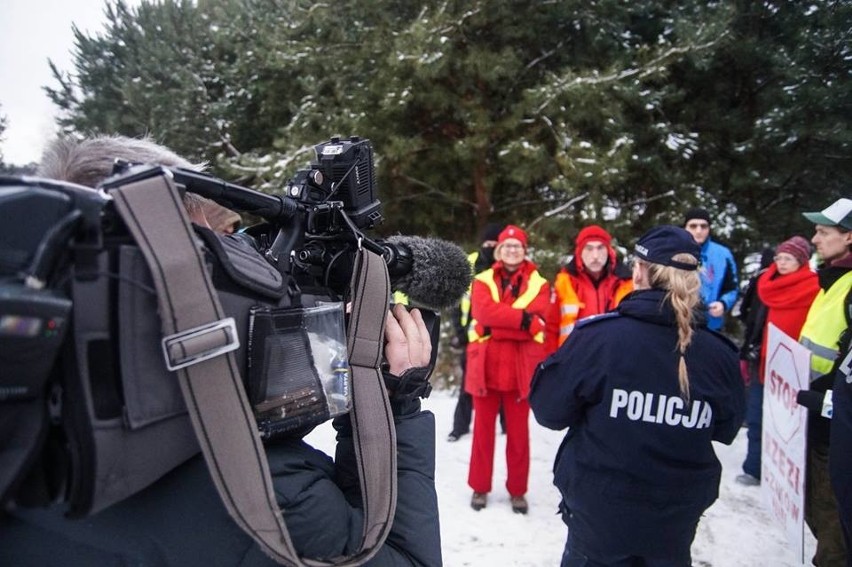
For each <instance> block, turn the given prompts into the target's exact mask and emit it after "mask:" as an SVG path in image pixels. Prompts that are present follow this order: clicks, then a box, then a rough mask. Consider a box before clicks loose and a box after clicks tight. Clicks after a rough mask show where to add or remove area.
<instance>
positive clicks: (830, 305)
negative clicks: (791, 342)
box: [799, 270, 852, 381]
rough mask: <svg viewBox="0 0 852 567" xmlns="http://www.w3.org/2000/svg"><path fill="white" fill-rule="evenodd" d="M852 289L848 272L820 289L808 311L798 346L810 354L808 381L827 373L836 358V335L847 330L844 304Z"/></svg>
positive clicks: (851, 273) (838, 340)
mask: <svg viewBox="0 0 852 567" xmlns="http://www.w3.org/2000/svg"><path fill="white" fill-rule="evenodd" d="M850 289H852V270H851V271H849V272H846V273H845V274H844V275H843V276H842V277H841V278H840V279H839V280H837V281H836V282H834V285H833V286H831V287H830V288H828V290H824V289H821V290H820V291H819V293H818V294H817V296H816V299H814V302H813V303H812V304H811V308H810V310H808V317H807V319H805V324H804V326H803V327H802V331H801V332H800V333H799V343H801V344H802V345H804V346H806V347H807V348H808V350H809V351H811V381H813V380H816V379H817V378H819V377H820V376H822V375H823V374H827V373H828V372H830V371H831V367H832V366H833V365H834V361H835V359H836V358H837V355H838V354H839V350H838V349H839V343H840V335H841V333H843V331H844V329H846V327H848V326H849V323H848V322H847V321H846V313H845V309H844V301H845V300H846V295H847V294H848V293H849V290H850Z"/></svg>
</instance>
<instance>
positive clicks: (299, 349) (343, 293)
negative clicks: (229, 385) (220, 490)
mask: <svg viewBox="0 0 852 567" xmlns="http://www.w3.org/2000/svg"><path fill="white" fill-rule="evenodd" d="M315 152H316V159H315V160H314V161H313V163H312V164H311V165H310V167H309V168H308V169H304V170H301V171H299V172H297V173H296V174H295V175H294V176H293V178H292V179H291V180H290V181H289V182H288V183H287V184H286V186H285V188H284V195H269V194H264V193H260V192H257V191H254V190H251V189H248V188H246V187H242V186H239V185H235V184H231V183H228V182H225V181H223V180H221V179H218V178H215V177H212V176H210V175H207V174H205V173H200V172H196V171H190V170H185V169H179V168H167V167H162V166H151V165H145V164H132V163H128V162H117V163H116V167H115V175H114V176H112V177H110V178H109V179H107V180H106V181H105V182H103V183H102V184H101V185H100V186H99V187H98V190H92V189H89V188H86V187H81V186H77V185H73V184H70V183H61V182H54V181H49V180H45V179H36V178H26V177H25V178H13V177H9V178H3V177H0V211H2V212H3V215H2V216H3V218H4V219H7V220H6V221H5V224H6V226H3V227H0V245H2V246H0V250H1V251H2V254H0V365H2V372H0V405H2V406H3V409H4V411H6V410H7V409H8V410H10V413H7V415H16V416H19V417H20V419H15V420H10V421H8V422H7V424H2V423H0V426H2V427H12V425H11V421H14V422H15V423H16V425H14V427H15V429H14V430H13V431H10V432H5V433H4V432H2V431H0V435H5V436H7V439H12V440H13V441H16V440H21V443H20V445H21V446H24V447H29V448H30V449H29V452H25V453H24V454H21V455H18V456H13V459H16V460H17V461H18V462H17V463H12V465H13V466H11V467H10V466H8V465H7V463H5V462H0V469H2V470H0V497H2V499H5V495H4V494H3V493H4V492H7V494H8V492H10V491H11V488H10V486H13V485H14V484H17V483H20V482H21V478H19V477H18V476H17V473H18V472H20V469H21V468H24V464H23V463H24V462H31V461H32V460H33V459H35V453H37V452H38V451H39V450H40V449H39V448H38V445H39V443H41V442H43V438H44V436H45V435H46V433H45V430H46V428H47V424H48V423H52V425H51V428H53V427H56V428H59V427H61V429H62V434H61V436H62V437H66V436H67V437H68V438H69V439H71V440H72V445H74V446H75V450H76V451H77V454H76V455H75V456H74V457H73V458H72V461H75V462H74V463H72V464H73V466H76V467H78V468H82V469H83V470H82V471H80V470H76V471H74V472H73V474H71V475H70V476H71V477H72V479H71V481H72V482H73V483H75V484H74V485H72V486H71V487H70V491H71V493H72V496H71V498H70V500H71V501H72V511H74V509H76V512H78V513H88V512H90V511H92V510H96V509H99V508H102V507H104V506H106V505H109V503H110V502H113V501H117V499H120V498H122V497H124V496H126V493H128V492H129V493H133V491H134V490H136V489H137V488H134V482H135V483H136V484H137V485H138V486H140V487H144V486H145V485H147V484H148V483H150V482H151V481H152V478H153V479H155V478H158V476H159V475H161V474H163V473H164V472H166V471H167V470H170V469H171V468H173V467H174V466H176V465H177V464H179V463H180V462H183V461H184V460H186V458H188V457H189V456H191V455H192V454H195V452H197V451H198V448H197V445H196V444H195V441H194V437H193V436H192V434H191V428H190V426H189V423H188V418H187V416H186V413H185V406H184V402H183V398H182V395H181V392H180V390H179V387H178V385H177V384H176V382H175V380H174V377H173V374H172V372H171V371H172V370H173V369H174V368H179V367H180V366H179V365H174V361H171V362H170V361H169V360H168V353H166V360H164V357H163V352H162V351H161V346H160V345H161V339H162V335H161V331H160V325H159V318H158V317H157V315H156V313H157V302H156V293H155V292H154V284H153V282H152V280H151V275H150V273H149V271H148V269H147V267H146V264H145V260H144V258H143V256H142V254H141V253H140V251H139V249H138V248H137V247H136V246H135V242H134V239H133V238H132V236H131V235H130V233H129V232H128V230H127V227H126V226H124V224H123V223H122V221H121V219H120V218H119V216H118V215H117V214H116V212H115V208H114V206H113V203H112V199H111V197H110V191H112V190H114V189H115V188H119V187H123V186H126V185H127V184H130V183H135V182H137V181H139V180H144V179H148V178H151V177H157V176H165V177H167V178H169V179H170V181H171V182H173V183H174V184H175V186H176V187H177V188H178V190H179V191H182V192H192V193H195V194H198V195H200V196H202V197H206V198H208V199H211V200H214V201H216V202H217V203H219V204H221V205H223V206H225V207H228V208H231V209H233V210H236V211H239V212H243V213H249V214H251V215H255V216H257V217H260V218H262V219H263V220H264V222H262V223H260V224H258V225H256V226H253V227H251V228H249V229H247V230H246V231H245V232H242V233H240V234H235V235H228V236H224V235H218V234H214V233H213V232H212V231H211V230H209V229H204V228H201V227H197V226H196V227H194V230H195V235H196V238H197V239H198V240H200V241H201V242H202V243H203V249H204V257H205V261H206V262H207V264H208V269H209V271H210V272H211V279H212V281H213V284H214V286H215V288H216V293H217V294H218V298H219V301H220V302H221V304H222V306H223V308H224V310H225V312H226V313H227V314H228V315H230V316H231V319H232V322H231V323H230V324H229V325H230V326H229V328H228V329H225V331H226V332H232V333H233V334H234V335H235V338H236V337H238V339H239V341H238V342H237V341H236V340H235V341H234V343H233V345H232V347H233V348H234V349H236V348H237V346H239V347H240V348H239V349H238V350H235V353H236V354H237V361H238V364H239V366H240V370H241V371H242V376H243V377H244V383H245V390H246V394H247V395H248V398H249V402H250V404H251V406H252V408H253V409H254V412H255V417H256V420H257V423H258V427H259V430H260V434H261V436H262V437H264V438H267V439H268V438H273V437H276V436H279V435H291V434H297V433H298V432H304V431H305V430H307V429H308V428H310V427H312V426H313V425H316V424H317V423H321V422H322V421H325V420H327V419H329V418H330V417H334V416H336V415H341V414H343V413H345V412H347V411H349V409H350V408H351V394H350V384H349V380H350V376H349V366H348V361H347V352H346V337H345V325H344V317H345V315H344V304H345V302H346V301H347V300H348V299H349V298H348V293H349V290H348V285H349V281H350V280H349V278H350V276H351V273H352V266H353V262H354V258H355V253H356V252H357V251H358V250H359V249H360V248H361V247H364V248H366V249H368V250H371V251H373V252H376V253H378V254H381V255H382V256H383V257H384V258H385V260H386V263H387V265H388V271H389V273H390V274H391V278H392V280H393V278H394V277H397V278H398V279H399V278H401V279H405V278H406V277H408V276H410V275H411V274H410V272H411V270H412V265H413V263H416V258H413V256H416V255H417V253H418V252H417V250H415V252H414V254H412V249H411V247H409V246H407V245H405V244H401V243H399V242H397V243H394V241H393V239H392V238H391V239H388V240H386V241H384V242H378V241H374V240H371V239H369V238H367V237H366V236H365V235H364V233H363V231H364V230H367V229H370V228H373V227H375V226H376V225H378V224H379V223H381V222H382V220H383V218H382V214H381V203H380V201H379V199H378V198H377V189H376V181H375V173H374V164H373V151H372V148H371V146H370V143H369V141H368V140H365V139H360V138H358V137H351V138H344V139H341V138H332V139H331V140H330V141H328V142H325V143H322V144H319V145H317V146H315ZM403 238H404V237H403ZM415 239H416V237H409V240H412V241H413V246H414V248H415V249H416V248H417V245H418V244H417V242H416V240H415ZM428 248H429V247H428V246H427V247H425V249H426V251H427V252H429V249H428ZM440 252H444V250H443V249H442V250H440ZM459 252H460V251H459ZM459 257H460V258H461V260H459V263H461V262H466V260H464V256H463V254H461V252H460V255H459ZM464 266H465V267H466V263H465V264H464ZM459 279H460V278H458V277H457V278H456V280H459ZM468 281H469V279H468ZM456 284H457V285H456V286H455V287H454V288H453V289H452V290H447V292H448V293H449V294H450V295H455V294H456V288H459V289H461V288H462V286H464V287H466V285H467V281H465V280H464V279H461V281H457V282H456ZM441 291H444V290H441ZM460 295H461V293H460V292H459V293H458V295H456V297H458V296H460ZM426 314H427V315H428V314H430V313H428V312H427V313H426ZM431 315H432V316H431V317H429V321H427V324H428V325H429V326H430V333H431V334H432V340H433V362H434V356H435V354H436V353H437V344H436V342H437V338H438V332H437V326H438V321H437V314H436V313H431ZM68 339H73V340H68ZM163 344H165V343H163ZM229 348H231V347H229ZM163 350H165V347H163ZM192 362H193V361H192V360H190V361H189V363H190V364H191V363H192ZM74 404H78V407H69V406H73V405H74ZM110 436H113V437H110ZM16 437H17V439H16ZM40 440H41V441H40ZM154 440H156V448H154V447H153V446H152V443H154ZM115 447H118V449H117V450H118V451H119V452H120V454H121V458H120V459H107V458H104V457H103V454H102V453H103V452H104V451H115V450H116V449H115ZM152 451H156V452H157V453H158V457H159V458H160V460H162V461H163V462H162V464H161V465H158V467H156V468H158V470H156V471H150V474H148V475H147V478H144V479H139V480H138V481H135V480H134V481H128V479H127V478H125V477H133V476H134V475H137V476H138V475H139V472H138V470H137V469H139V468H144V466H143V465H140V463H141V462H142V459H143V457H142V455H144V459H146V460H147V459H148V455H150V453H151V452H152ZM0 453H2V452H0ZM134 454H138V455H139V460H134V458H133V455H134ZM97 455H100V456H97ZM0 456H2V455H0ZM2 460H3V459H0V461H2ZM110 461H112V462H113V465H112V466H117V465H116V463H119V464H120V466H124V467H126V469H127V470H126V471H125V475H124V476H123V475H122V471H120V470H113V471H110V473H109V474H110V475H112V476H113V477H115V481H116V482H117V483H119V484H121V488H120V489H118V492H120V493H121V494H118V493H116V494H108V495H106V496H103V494H105V493H109V492H110V487H109V486H106V487H104V486H101V485H103V484H104V483H108V482H112V481H109V479H107V478H106V477H104V474H105V472H103V471H100V467H103V466H109V462H110ZM146 464H147V463H146ZM149 468H150V467H149ZM87 469H88V470H87ZM4 471H12V472H11V473H9V474H6V472H4ZM146 474H147V473H146ZM4 475H5V478H4ZM10 475H11V476H10ZM87 479H88V480H87ZM92 479H94V480H92ZM81 483H82V484H83V485H81ZM7 489H8V490H7ZM60 489H61V488H59V487H54V490H50V491H49V492H56V491H58V490H60ZM75 494H76V497H75ZM75 500H76V503H75Z"/></svg>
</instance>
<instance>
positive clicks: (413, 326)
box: [385, 304, 432, 376]
mask: <svg viewBox="0 0 852 567" xmlns="http://www.w3.org/2000/svg"><path fill="white" fill-rule="evenodd" d="M431 357H432V340H431V338H430V337H429V331H428V330H427V329H426V324H425V323H424V322H423V316H422V315H421V314H420V310H419V309H412V310H411V311H408V310H407V309H406V308H405V306H404V305H401V304H397V305H394V306H393V309H392V310H391V312H390V313H389V316H388V318H387V321H386V322H385V358H386V359H387V361H388V366H389V370H390V373H391V374H394V375H396V376H402V374H403V372H405V371H406V370H408V369H409V368H421V367H424V366H429V361H430V360H431Z"/></svg>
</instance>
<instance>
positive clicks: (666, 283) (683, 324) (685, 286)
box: [647, 254, 701, 401]
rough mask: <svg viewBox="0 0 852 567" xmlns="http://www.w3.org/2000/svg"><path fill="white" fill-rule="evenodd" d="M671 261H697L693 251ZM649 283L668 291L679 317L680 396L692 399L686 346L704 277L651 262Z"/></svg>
mask: <svg viewBox="0 0 852 567" xmlns="http://www.w3.org/2000/svg"><path fill="white" fill-rule="evenodd" d="M672 260H676V261H678V262H683V263H684V264H692V265H695V264H697V263H698V261H697V260H696V259H695V257H694V256H692V255H691V254H676V255H675V256H673V257H672ZM647 265H648V283H649V284H650V286H651V287H652V288H656V289H664V290H666V291H667V293H666V299H667V300H669V302H670V303H671V306H672V309H674V312H675V317H676V319H677V336H678V340H677V348H678V352H679V353H680V358H679V360H678V368H677V379H678V385H679V386H680V394H681V397H682V398H683V399H684V400H686V401H689V373H688V372H687V369H686V359H685V358H684V355H685V354H686V349H687V348H688V347H689V344H690V343H691V342H692V334H693V332H694V329H693V325H694V321H693V314H694V312H695V308H696V307H698V303H699V302H700V300H701V299H700V295H699V290H700V289H701V278H700V276H699V275H698V271H697V270H693V271H689V270H681V269H679V268H674V267H671V266H663V265H662V264H653V263H648V264H647Z"/></svg>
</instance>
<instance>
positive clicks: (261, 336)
mask: <svg viewBox="0 0 852 567" xmlns="http://www.w3.org/2000/svg"><path fill="white" fill-rule="evenodd" d="M344 329H345V327H344V314H343V303H324V304H321V305H318V306H316V307H299V308H293V307H286V308H271V307H263V306H258V307H253V308H252V309H251V311H250V314H249V345H248V383H247V384H246V390H247V392H248V396H249V402H250V403H251V405H252V408H253V409H254V414H255V418H256V419H257V423H258V428H259V429H260V433H261V436H262V437H263V438H265V439H267V438H271V437H274V436H276V435H279V434H283V433H287V432H291V431H294V430H303V429H305V428H307V427H311V426H314V425H317V424H319V423H322V422H324V421H326V420H328V419H330V418H333V417H336V416H338V415H342V414H345V413H347V412H348V411H349V410H350V409H351V407H352V389H351V384H350V380H351V369H350V367H349V357H348V354H347V351H346V333H345V330H344Z"/></svg>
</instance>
